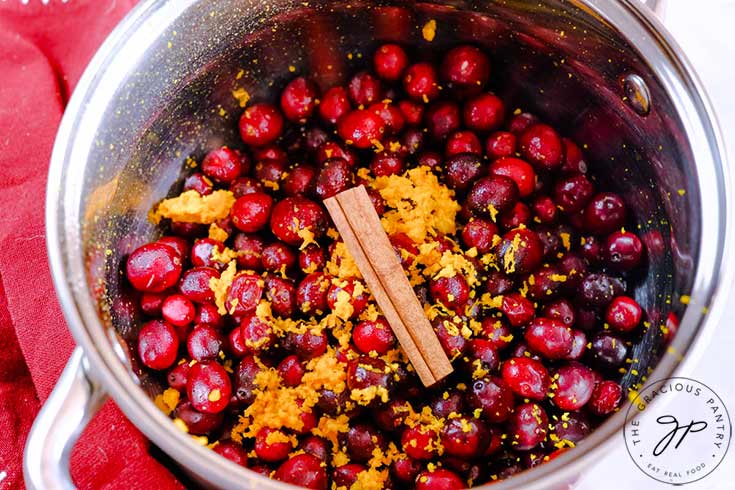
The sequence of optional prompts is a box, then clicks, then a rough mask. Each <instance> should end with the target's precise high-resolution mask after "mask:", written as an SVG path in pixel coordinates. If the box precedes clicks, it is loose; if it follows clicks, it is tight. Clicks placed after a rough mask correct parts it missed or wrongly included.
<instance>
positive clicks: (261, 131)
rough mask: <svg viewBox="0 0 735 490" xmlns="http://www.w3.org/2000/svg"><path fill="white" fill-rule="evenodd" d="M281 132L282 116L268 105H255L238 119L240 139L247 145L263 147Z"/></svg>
mask: <svg viewBox="0 0 735 490" xmlns="http://www.w3.org/2000/svg"><path fill="white" fill-rule="evenodd" d="M282 131H283V116H281V113H280V112H278V109H276V108H275V107H274V106H272V105H270V104H255V105H252V106H250V107H248V108H247V109H245V111H244V112H243V113H242V116H241V117H240V137H241V138H242V140H243V141H244V142H245V143H247V144H248V145H252V146H265V145H267V144H269V143H272V142H273V141H275V140H276V138H278V137H279V136H280V135H281V132H282Z"/></svg>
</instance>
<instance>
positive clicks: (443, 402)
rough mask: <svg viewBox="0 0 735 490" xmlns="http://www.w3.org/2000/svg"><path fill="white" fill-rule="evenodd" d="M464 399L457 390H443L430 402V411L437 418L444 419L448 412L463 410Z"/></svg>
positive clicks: (456, 412) (460, 411)
mask: <svg viewBox="0 0 735 490" xmlns="http://www.w3.org/2000/svg"><path fill="white" fill-rule="evenodd" d="M465 405H466V404H465V400H464V398H463V397H462V394H461V393H460V392H459V391H457V390H450V391H445V392H444V393H442V394H441V395H439V396H437V397H435V398H434V400H432V402H431V411H432V412H433V413H434V415H436V416H437V417H439V418H443V419H446V418H448V417H449V415H450V414H452V413H455V414H458V413H462V412H463V411H464V410H465V408H466V407H465Z"/></svg>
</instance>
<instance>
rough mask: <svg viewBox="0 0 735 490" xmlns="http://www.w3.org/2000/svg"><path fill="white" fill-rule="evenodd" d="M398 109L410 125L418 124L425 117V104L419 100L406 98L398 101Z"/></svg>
mask: <svg viewBox="0 0 735 490" xmlns="http://www.w3.org/2000/svg"><path fill="white" fill-rule="evenodd" d="M398 109H399V110H400V111H401V114H403V119H404V121H405V122H406V124H408V125H409V126H418V125H419V124H420V123H421V121H422V120H423V119H424V106H423V105H422V104H420V103H419V102H414V101H412V100H408V99H404V100H402V101H400V102H398Z"/></svg>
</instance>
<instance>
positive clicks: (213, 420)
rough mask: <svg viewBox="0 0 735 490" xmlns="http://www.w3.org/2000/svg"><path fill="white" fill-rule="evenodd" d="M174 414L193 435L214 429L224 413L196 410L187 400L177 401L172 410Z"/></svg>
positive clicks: (219, 423)
mask: <svg viewBox="0 0 735 490" xmlns="http://www.w3.org/2000/svg"><path fill="white" fill-rule="evenodd" d="M174 416H175V417H176V418H178V419H181V420H182V421H183V422H184V423H185V424H186V428H187V430H188V431H189V434H193V435H195V436H196V435H198V436H201V435H207V434H209V433H210V432H212V431H214V430H215V429H216V428H218V427H219V426H220V425H222V421H223V419H224V413H222V412H220V413H203V412H200V411H197V410H196V409H195V408H194V406H193V405H192V404H191V402H189V401H184V402H181V403H179V405H178V406H177V407H176V410H174Z"/></svg>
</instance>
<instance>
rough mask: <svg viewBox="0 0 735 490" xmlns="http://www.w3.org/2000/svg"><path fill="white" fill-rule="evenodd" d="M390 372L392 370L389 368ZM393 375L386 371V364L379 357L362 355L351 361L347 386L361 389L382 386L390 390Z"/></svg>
mask: <svg viewBox="0 0 735 490" xmlns="http://www.w3.org/2000/svg"><path fill="white" fill-rule="evenodd" d="M387 371H388V372H390V370H389V369H388V370H387ZM391 379H392V376H391V375H390V374H388V373H386V365H385V362H383V361H382V360H381V359H379V358H372V357H368V356H360V357H359V358H358V359H357V360H356V361H353V362H351V363H350V365H349V367H348V369H347V388H349V389H350V390H355V389H358V390H361V389H365V388H371V387H376V388H382V389H384V390H386V391H390V388H391V387H392V381H391Z"/></svg>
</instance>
